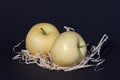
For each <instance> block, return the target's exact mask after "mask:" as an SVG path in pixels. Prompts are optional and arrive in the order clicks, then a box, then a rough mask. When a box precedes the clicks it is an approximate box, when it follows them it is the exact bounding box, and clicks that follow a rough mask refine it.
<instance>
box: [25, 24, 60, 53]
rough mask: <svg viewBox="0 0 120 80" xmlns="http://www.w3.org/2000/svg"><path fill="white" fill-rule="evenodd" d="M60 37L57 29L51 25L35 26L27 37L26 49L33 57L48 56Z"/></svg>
mask: <svg viewBox="0 0 120 80" xmlns="http://www.w3.org/2000/svg"><path fill="white" fill-rule="evenodd" d="M58 35H59V31H58V30H57V28H56V27H55V26H54V25H52V24H50V23H38V24H36V25H34V26H33V27H32V28H31V29H30V31H29V32H28V34H27V36H26V48H27V49H28V50H29V51H30V53H31V54H32V55H36V54H47V53H48V52H49V51H50V49H51V47H52V45H53V43H54V41H55V40H56V38H57V37H58Z"/></svg>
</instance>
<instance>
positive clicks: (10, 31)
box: [0, 0, 120, 80]
mask: <svg viewBox="0 0 120 80" xmlns="http://www.w3.org/2000/svg"><path fill="white" fill-rule="evenodd" d="M119 4H120V3H119V0H118V1H115V0H113V1H112V0H108V1H106V0H103V1H101V0H3V1H2V0H1V1H0V80H120V62H119V61H120V51H119V50H120V46H119V45H120V42H119V41H120V29H119V28H120V5H119ZM38 22H49V23H52V24H54V25H55V26H56V27H57V28H58V29H59V30H60V32H63V31H65V30H64V28H63V26H64V25H66V26H70V27H73V28H75V29H76V32H78V33H80V34H81V35H82V36H83V37H84V39H85V41H86V42H87V43H89V44H90V45H97V43H98V42H99V40H100V39H101V37H102V36H103V34H104V33H106V34H107V35H108V36H109V40H108V41H107V42H106V43H105V44H104V47H103V49H102V52H101V53H102V54H103V56H102V58H105V59H106V62H105V63H104V64H103V65H102V67H104V69H103V70H101V71H98V72H94V70H93V68H87V69H80V70H75V71H71V72H63V71H49V70H46V69H43V68H40V67H38V66H37V65H26V64H20V63H18V61H13V60H12V57H13V56H15V55H16V54H15V53H13V51H12V47H13V46H14V45H16V44H17V43H18V42H20V41H21V40H23V39H25V37H26V34H27V32H28V30H29V29H30V28H31V26H33V25H34V24H36V23H38ZM24 46H25V45H23V46H22V47H20V49H21V48H24Z"/></svg>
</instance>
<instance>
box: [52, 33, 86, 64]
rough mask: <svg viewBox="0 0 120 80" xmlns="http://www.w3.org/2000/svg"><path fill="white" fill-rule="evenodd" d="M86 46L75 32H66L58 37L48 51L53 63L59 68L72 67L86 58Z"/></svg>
mask: <svg viewBox="0 0 120 80" xmlns="http://www.w3.org/2000/svg"><path fill="white" fill-rule="evenodd" d="M86 52H87V46H86V43H85V41H84V39H83V38H82V37H81V36H80V35H79V34H78V33H76V32H73V31H66V32H63V33H62V34H60V35H59V37H58V38H57V39H56V41H55V42H54V44H53V47H52V49H51V50H50V54H51V58H52V60H53V62H54V63H55V64H57V65H59V66H73V65H76V64H77V63H79V62H80V61H81V60H83V58H84V57H85V56H86Z"/></svg>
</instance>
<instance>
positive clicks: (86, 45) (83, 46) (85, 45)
mask: <svg viewBox="0 0 120 80" xmlns="http://www.w3.org/2000/svg"><path fill="white" fill-rule="evenodd" d="M88 45H89V44H85V45H82V46H79V48H82V47H84V46H88Z"/></svg>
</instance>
